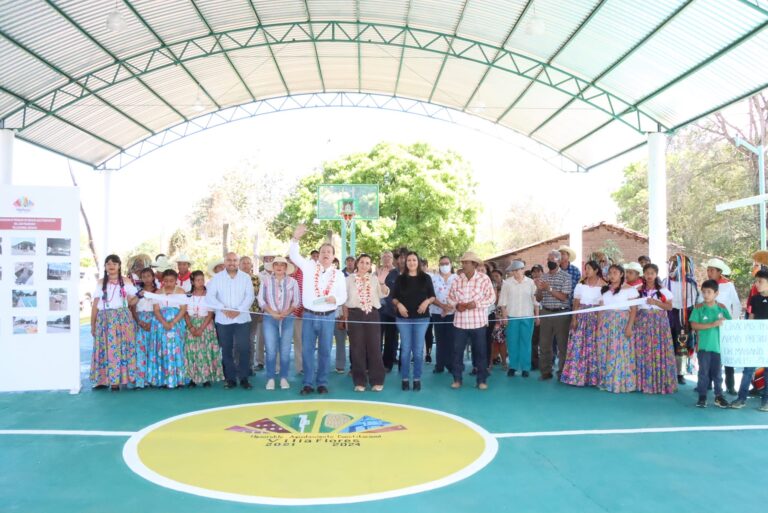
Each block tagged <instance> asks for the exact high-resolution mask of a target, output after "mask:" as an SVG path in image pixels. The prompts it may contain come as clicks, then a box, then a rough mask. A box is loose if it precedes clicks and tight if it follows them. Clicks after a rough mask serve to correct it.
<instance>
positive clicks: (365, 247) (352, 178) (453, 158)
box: [270, 143, 479, 261]
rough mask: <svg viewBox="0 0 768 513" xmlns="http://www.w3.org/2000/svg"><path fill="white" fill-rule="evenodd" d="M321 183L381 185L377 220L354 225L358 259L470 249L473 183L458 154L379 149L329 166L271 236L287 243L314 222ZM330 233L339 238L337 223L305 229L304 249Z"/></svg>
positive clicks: (304, 183)
mask: <svg viewBox="0 0 768 513" xmlns="http://www.w3.org/2000/svg"><path fill="white" fill-rule="evenodd" d="M324 183H325V184H343V183H351V184H378V185H379V214H380V217H379V219H378V220H376V221H361V222H358V223H357V247H358V253H359V252H363V251H364V252H367V253H370V254H373V255H377V254H379V253H380V252H382V251H384V250H386V249H392V248H394V247H397V246H403V245H405V246H408V247H409V248H413V249H414V250H416V251H418V252H419V254H420V255H422V256H424V257H428V258H429V259H430V261H432V260H434V259H435V258H437V257H438V256H440V255H441V254H448V255H451V256H453V257H455V256H457V255H460V254H461V253H462V252H464V251H466V250H467V249H470V248H471V247H472V245H473V243H474V240H475V226H476V225H477V220H478V210H479V205H478V203H477V200H476V199H475V182H474V180H473V175H472V170H471V168H470V166H469V165H468V164H467V163H466V162H464V161H463V159H462V158H461V157H460V156H459V155H458V154H456V153H455V152H452V151H447V152H443V151H438V150H436V149H434V148H432V147H430V146H429V145H427V144H424V143H417V144H412V145H409V146H405V145H394V144H389V143H380V144H377V145H376V146H374V148H373V149H372V150H371V151H370V152H368V153H356V154H353V155H348V156H346V157H343V158H341V159H339V160H337V161H334V162H326V163H325V164H324V165H323V168H322V170H321V171H318V172H316V173H314V174H312V175H310V176H308V177H306V178H304V179H302V180H301V181H300V182H299V184H298V186H297V187H296V190H295V191H294V192H293V194H292V195H291V196H290V198H289V199H288V200H287V201H286V203H285V206H284V207H283V209H282V211H281V212H280V213H279V214H278V215H277V217H276V218H275V219H274V220H273V222H272V223H271V225H270V229H271V231H272V232H273V233H274V234H275V236H277V237H278V238H281V239H287V238H288V237H290V235H291V232H292V230H293V227H294V226H295V225H296V224H298V223H300V222H306V221H311V220H312V219H314V218H315V215H316V206H317V187H318V185H320V184H324ZM327 230H333V231H335V232H338V231H339V230H340V228H339V223H338V222H331V221H322V222H320V223H319V224H317V225H315V226H310V231H309V232H308V233H307V235H306V236H305V238H304V239H303V240H302V242H303V243H304V244H306V246H305V247H304V250H305V251H308V250H310V249H311V248H314V247H317V246H318V244H319V243H320V242H321V241H322V240H323V239H324V238H325V233H326V231H327Z"/></svg>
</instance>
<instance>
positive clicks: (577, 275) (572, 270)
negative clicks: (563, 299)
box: [561, 264, 581, 308]
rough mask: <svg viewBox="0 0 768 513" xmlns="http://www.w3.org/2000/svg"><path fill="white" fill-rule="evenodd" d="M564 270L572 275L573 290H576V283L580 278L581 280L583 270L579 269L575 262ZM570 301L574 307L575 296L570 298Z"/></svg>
mask: <svg viewBox="0 0 768 513" xmlns="http://www.w3.org/2000/svg"><path fill="white" fill-rule="evenodd" d="M561 269H562V267H561ZM563 271H565V272H567V273H568V274H570V275H571V291H574V290H576V285H578V284H579V280H581V271H579V269H578V267H576V266H575V265H573V264H568V269H563ZM568 303H569V304H570V306H571V308H573V296H571V297H570V298H569V299H568Z"/></svg>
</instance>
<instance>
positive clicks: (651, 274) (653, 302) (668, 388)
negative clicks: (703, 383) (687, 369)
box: [634, 264, 677, 394]
mask: <svg viewBox="0 0 768 513" xmlns="http://www.w3.org/2000/svg"><path fill="white" fill-rule="evenodd" d="M643 277H644V281H643V285H642V286H641V288H640V297H641V298H645V299H646V303H645V304H641V305H638V307H637V319H636V320H635V330H634V339H635V353H636V355H637V388H638V390H640V391H642V392H645V393H646V394H673V393H675V392H677V364H676V362H675V351H674V347H673V345H672V332H671V331H670V329H669V317H668V315H667V312H668V311H670V310H672V292H670V290H669V289H666V288H663V287H662V286H661V281H660V280H659V268H658V266H656V264H646V265H645V267H643Z"/></svg>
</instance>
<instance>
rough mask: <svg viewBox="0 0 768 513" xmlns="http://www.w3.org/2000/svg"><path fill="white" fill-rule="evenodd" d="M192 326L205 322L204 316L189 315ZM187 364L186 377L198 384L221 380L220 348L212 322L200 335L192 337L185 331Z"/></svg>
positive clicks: (198, 325) (196, 326) (222, 377)
mask: <svg viewBox="0 0 768 513" xmlns="http://www.w3.org/2000/svg"><path fill="white" fill-rule="evenodd" d="M190 320H191V321H192V326H194V327H195V329H197V328H199V327H200V326H202V325H203V322H205V318H204V317H190ZM184 356H185V359H186V365H187V379H189V380H190V381H192V382H194V383H197V384H200V383H205V382H206V381H221V380H223V379H224V372H223V371H222V369H221V348H220V347H219V341H218V339H217V338H216V331H215V330H214V329H213V323H211V324H209V325H208V327H207V328H205V330H204V331H203V334H202V336H200V337H193V336H192V333H191V332H190V331H187V343H186V346H185V347H184Z"/></svg>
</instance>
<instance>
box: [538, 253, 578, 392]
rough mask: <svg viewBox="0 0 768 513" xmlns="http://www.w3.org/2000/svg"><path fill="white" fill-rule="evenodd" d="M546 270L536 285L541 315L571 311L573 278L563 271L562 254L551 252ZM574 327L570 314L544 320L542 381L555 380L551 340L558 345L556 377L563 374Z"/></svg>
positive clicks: (540, 330) (541, 323)
mask: <svg viewBox="0 0 768 513" xmlns="http://www.w3.org/2000/svg"><path fill="white" fill-rule="evenodd" d="M547 269H548V272H546V273H544V274H543V275H542V276H541V278H539V279H537V280H536V281H535V283H536V290H537V292H536V299H537V300H538V301H539V302H540V303H541V314H542V315H548V314H562V313H563V312H568V311H570V308H571V307H570V304H571V293H572V286H571V275H570V274H568V272H567V271H564V270H562V269H561V268H560V252H559V251H550V252H549V254H548V255H547ZM570 324H571V316H570V315H558V316H556V317H544V318H542V319H541V322H540V326H539V351H540V355H539V369H540V370H541V377H540V379H541V380H548V379H552V360H553V355H552V340H555V341H556V342H557V353H558V354H557V358H558V362H559V365H558V371H557V378H558V380H559V379H560V374H561V373H562V372H563V366H564V365H565V361H566V359H567V356H568V355H567V354H566V353H567V351H568V330H569V328H570Z"/></svg>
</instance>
